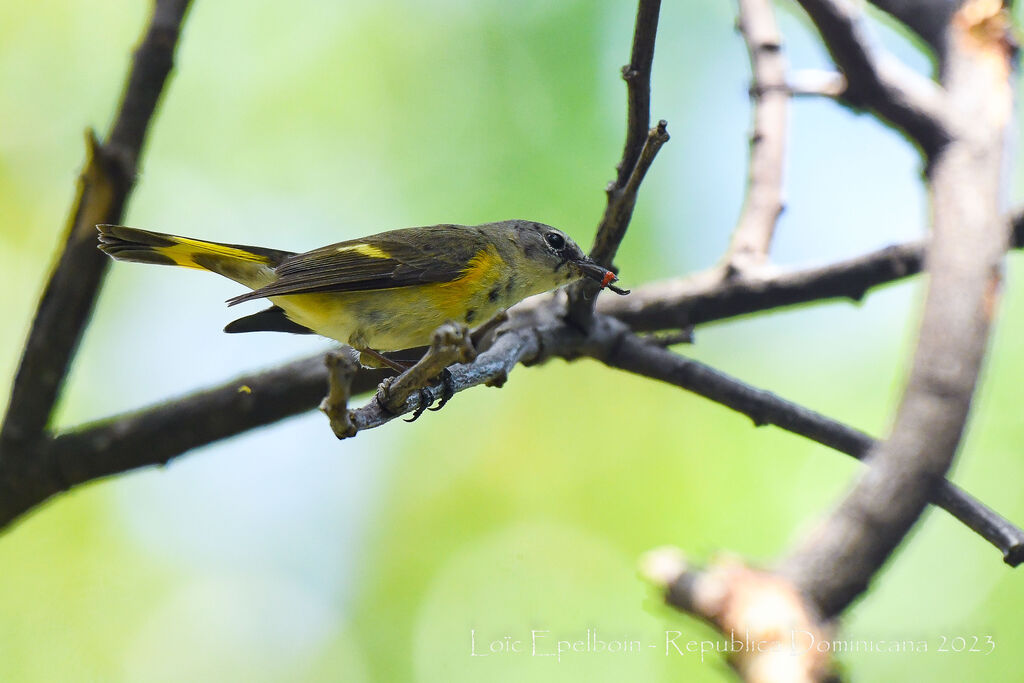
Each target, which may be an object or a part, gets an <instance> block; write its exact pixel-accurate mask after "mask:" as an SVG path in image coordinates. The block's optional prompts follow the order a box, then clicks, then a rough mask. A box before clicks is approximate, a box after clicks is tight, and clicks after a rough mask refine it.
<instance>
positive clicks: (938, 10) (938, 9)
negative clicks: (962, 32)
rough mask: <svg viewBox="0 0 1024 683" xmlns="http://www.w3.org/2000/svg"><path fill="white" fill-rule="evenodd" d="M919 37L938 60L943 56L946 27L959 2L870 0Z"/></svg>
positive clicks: (956, 0)
mask: <svg viewBox="0 0 1024 683" xmlns="http://www.w3.org/2000/svg"><path fill="white" fill-rule="evenodd" d="M870 2H871V4H872V5H874V6H875V7H877V8H878V9H880V10H882V11H884V12H887V13H889V14H890V15H892V16H893V17H895V18H896V19H898V20H899V21H901V22H903V24H905V25H906V26H907V27H908V28H909V29H910V30H912V31H914V32H915V33H916V34H917V35H919V36H920V37H921V38H922V39H924V41H925V42H926V43H928V45H929V46H930V47H931V48H932V50H934V51H935V54H936V55H938V56H939V58H940V59H942V58H943V56H944V54H945V50H946V48H945V45H943V41H944V39H945V36H946V27H947V26H949V20H950V18H951V17H952V16H953V12H955V11H956V9H957V7H959V6H960V0H870Z"/></svg>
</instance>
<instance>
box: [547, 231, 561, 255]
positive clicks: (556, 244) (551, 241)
mask: <svg viewBox="0 0 1024 683" xmlns="http://www.w3.org/2000/svg"><path fill="white" fill-rule="evenodd" d="M544 241H545V242H547V243H548V246H549V247H551V248H552V249H554V250H555V251H561V250H562V249H564V248H565V238H564V237H562V236H561V235H559V234H558V233H557V232H549V233H548V234H546V235H544Z"/></svg>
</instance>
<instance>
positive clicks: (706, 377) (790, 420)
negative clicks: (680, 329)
mask: <svg viewBox="0 0 1024 683" xmlns="http://www.w3.org/2000/svg"><path fill="white" fill-rule="evenodd" d="M600 351H601V352H602V353H599V354H598V355H595V357H596V358H597V359H598V360H600V361H601V362H603V363H605V364H606V365H609V366H611V367H614V368H619V369H621V370H626V371H628V372H632V373H635V374H638V375H641V376H643V377H649V378H652V379H657V380H660V381H662V382H666V383H668V384H672V385H675V386H678V387H680V388H682V389H686V390H687V391H691V392H693V393H695V394H698V395H700V396H703V397H705V398H707V399H710V400H712V401H714V402H715V403H719V404H721V405H724V406H726V407H727V408H731V409H732V410H735V411H737V412H739V413H742V414H744V415H746V416H747V417H749V418H750V419H751V420H752V421H753V423H754V425H755V426H758V427H761V426H764V425H775V426H777V427H779V428H781V429H784V430H786V431H787V432H791V433H793V434H798V435H800V436H803V437H805V438H807V439H810V440H811V441H815V442H817V443H820V444H822V445H824V446H828V447H829V448H833V449H835V450H837V451H840V452H841V453H846V454H847V455H850V456H853V457H854V458H857V459H858V460H862V459H864V458H865V456H866V455H867V454H868V453H869V452H870V451H871V449H872V448H874V447H875V446H877V444H878V442H877V441H875V439H873V438H871V437H870V436H868V435H867V434H865V433H864V432H862V431H860V430H857V429H854V428H852V427H849V426H847V425H845V424H843V423H841V422H839V421H837V420H833V419H832V418H829V417H826V416H824V415H821V414H820V413H817V412H815V411H813V410H810V409H808V408H804V407H803V406H801V405H799V404H796V403H793V402H792V401H787V400H786V399H783V398H780V397H779V396H776V395H775V394H773V393H771V392H769V391H765V390H763V389H758V388H756V387H752V386H750V385H748V384H745V383H744V382H741V381H740V380H737V379H735V378H733V377H730V376H728V375H726V374H724V373H722V372H720V371H718V370H715V369H714V368H711V367H708V366H707V365H704V364H702V363H699V362H697V361H695V360H692V359H689V358H685V357H683V356H680V355H677V354H675V353H673V352H672V351H669V350H667V349H664V348H662V347H660V346H657V345H655V344H652V343H650V342H648V341H646V340H644V339H642V338H640V337H638V336H636V335H635V334H627V333H625V332H624V331H623V332H622V333H621V336H620V338H619V341H618V343H617V344H615V345H614V346H610V345H609V346H605V347H602V348H601V349H600ZM931 502H932V503H934V504H935V505H938V506H939V507H941V508H943V509H944V510H946V511H947V512H949V513H950V514H952V515H953V516H954V517H956V518H957V519H959V520H961V521H962V522H963V523H964V524H966V525H967V526H969V527H970V528H971V529H973V530H974V531H976V532H977V533H978V534H979V535H981V536H982V537H984V538H985V539H986V540H988V541H989V542H990V543H992V544H993V545H994V546H996V548H998V549H999V551H1000V552H1001V553H1002V554H1003V560H1004V561H1005V562H1006V563H1007V564H1009V565H1011V566H1014V567H1015V566H1017V565H1019V564H1020V563H1021V562H1024V531H1022V530H1020V529H1018V528H1016V527H1015V526H1013V525H1012V524H1010V523H1009V522H1008V521H1007V520H1005V519H1003V518H1002V517H1000V516H999V515H997V514H996V513H995V512H993V511H992V510H991V509H989V508H988V507H986V506H985V505H983V504H982V503H980V502H978V501H977V500H975V499H974V498H972V497H971V496H970V494H968V493H966V492H965V491H963V490H962V489H960V488H958V487H957V486H956V485H955V484H952V483H950V482H948V481H945V480H942V481H940V482H939V484H938V485H937V486H936V488H935V491H934V492H933V494H932V497H931Z"/></svg>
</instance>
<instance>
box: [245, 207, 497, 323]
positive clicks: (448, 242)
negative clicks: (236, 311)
mask: <svg viewBox="0 0 1024 683" xmlns="http://www.w3.org/2000/svg"><path fill="white" fill-rule="evenodd" d="M454 230H458V231H459V232H458V233H454ZM487 245H488V242H487V240H486V237H485V235H484V234H483V233H482V232H480V231H478V230H477V229H475V228H471V227H468V228H467V227H463V226H455V225H434V226H430V227H424V228H406V229H403V230H393V231H391V232H386V233H381V234H379V235H371V236H370V237H366V238H363V239H358V240H349V241H347V242H339V243H338V244H331V245H329V246H326V247H321V248H319V249H314V250H313V251H307V252H305V253H302V254H296V255H294V256H291V257H289V258H287V259H285V260H284V261H283V262H282V263H281V264H280V265H279V266H278V267H277V268H275V269H274V273H275V274H276V275H277V279H276V280H274V281H273V282H272V283H270V284H268V285H266V286H264V287H260V288H259V289H255V290H253V291H251V292H246V293H245V294H241V295H239V296H236V297H233V298H231V299H228V304H229V305H232V306H233V305H235V304H238V303H241V302H243V301H250V300H252V299H259V298H262V297H268V296H280V295H282V294H307V293H312V292H354V291H365V290H370V289H390V288H393V287H407V286H410V285H418V284H424V283H427V282H451V281H452V280H456V279H458V278H459V277H461V276H463V275H464V274H465V272H466V269H467V268H469V267H470V265H471V264H470V262H471V261H472V259H473V257H474V256H476V255H477V254H479V253H480V252H481V251H482V250H484V249H486V248H487Z"/></svg>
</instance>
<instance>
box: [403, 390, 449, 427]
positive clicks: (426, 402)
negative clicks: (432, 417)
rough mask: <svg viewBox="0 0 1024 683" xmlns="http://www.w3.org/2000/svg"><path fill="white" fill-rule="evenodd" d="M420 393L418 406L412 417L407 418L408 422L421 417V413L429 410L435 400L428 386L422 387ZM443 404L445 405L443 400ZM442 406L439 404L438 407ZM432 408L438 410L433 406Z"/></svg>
mask: <svg viewBox="0 0 1024 683" xmlns="http://www.w3.org/2000/svg"><path fill="white" fill-rule="evenodd" d="M419 394H420V403H419V405H418V406H416V410H414V411H413V413H412V417H410V418H407V419H406V420H405V421H406V422H415V421H416V420H418V419H420V415H422V414H423V412H424V411H425V410H427V408H430V404H432V403H433V402H434V394H433V392H431V391H430V389H428V388H427V387H423V388H422V389H420V390H419ZM441 405H444V401H443V400H442V402H441ZM440 407H441V406H438V408H440ZM431 410H436V408H431Z"/></svg>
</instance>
